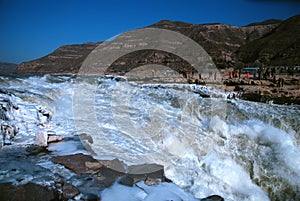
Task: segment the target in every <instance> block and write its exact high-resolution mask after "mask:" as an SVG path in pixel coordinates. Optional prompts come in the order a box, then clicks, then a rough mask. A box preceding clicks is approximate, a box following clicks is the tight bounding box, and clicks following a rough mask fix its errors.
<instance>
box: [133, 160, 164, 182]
mask: <svg viewBox="0 0 300 201" xmlns="http://www.w3.org/2000/svg"><path fill="white" fill-rule="evenodd" d="M128 176H129V177H131V178H133V180H134V182H137V181H141V180H146V179H147V178H154V179H161V180H162V181H163V179H164V166H162V165H158V164H142V165H132V166H129V167H128Z"/></svg>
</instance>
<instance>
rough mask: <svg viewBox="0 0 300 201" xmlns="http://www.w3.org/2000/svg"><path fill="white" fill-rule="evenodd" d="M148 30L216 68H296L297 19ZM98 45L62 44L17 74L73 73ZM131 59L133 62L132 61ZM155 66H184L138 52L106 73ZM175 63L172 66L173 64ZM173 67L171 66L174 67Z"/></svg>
mask: <svg viewBox="0 0 300 201" xmlns="http://www.w3.org/2000/svg"><path fill="white" fill-rule="evenodd" d="M149 27H157V28H163V29H168V30H172V31H177V32H179V33H182V34H184V35H186V36H188V37H190V38H191V39H193V40H194V41H196V42H197V43H198V44H200V45H201V46H202V47H203V48H204V49H205V50H206V51H207V53H208V54H209V55H210V56H211V57H212V59H213V60H214V62H215V64H216V65H217V67H218V68H225V67H228V66H243V65H247V64H249V65H257V64H261V63H263V64H266V65H300V64H299V60H300V55H299V52H300V51H299V47H300V40H299V37H300V17H299V16H294V17H292V18H290V19H288V20H286V21H279V20H268V21H264V22H261V23H253V24H249V25H247V26H244V27H237V26H232V25H226V24H219V23H216V24H200V25H197V24H189V23H184V22H173V21H168V20H162V21H160V22H158V23H156V24H153V25H151V26H149ZM98 44H99V43H86V44H81V45H66V46H62V47H60V48H58V49H57V50H55V51H54V52H53V53H51V54H49V55H47V56H45V57H42V58H40V59H37V60H33V61H30V62H24V63H21V64H20V65H19V66H18V68H17V73H76V72H78V70H79V68H80V66H81V64H82V62H83V61H84V59H85V58H86V57H87V55H88V54H89V53H90V52H91V51H92V50H93V49H94V48H95V47H96V46H97V45H98ZM132 60H134V61H132ZM146 63H157V64H162V65H167V66H170V67H172V66H186V62H185V61H183V60H180V58H176V57H174V55H168V53H164V52H156V53H155V51H152V50H151V51H149V50H147V51H144V52H143V51H139V52H135V53H133V54H130V55H128V56H124V57H123V58H120V59H118V60H117V61H116V62H114V64H113V65H112V66H111V68H110V69H109V70H108V73H109V72H116V71H118V70H120V69H123V70H126V71H127V70H130V69H132V68H133V67H134V66H136V65H144V64H146ZM175 64H176V65H175ZM174 68H175V67H174Z"/></svg>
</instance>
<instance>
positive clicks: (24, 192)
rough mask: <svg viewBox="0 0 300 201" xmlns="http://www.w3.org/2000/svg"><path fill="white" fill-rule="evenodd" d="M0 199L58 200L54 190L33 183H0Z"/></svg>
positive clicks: (20, 200) (21, 200) (22, 200)
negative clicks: (18, 184)
mask: <svg viewBox="0 0 300 201" xmlns="http://www.w3.org/2000/svg"><path fill="white" fill-rule="evenodd" d="M0 200H3V201H4V200H5V201H24V200H28V201H29V200H30V201H41V200H43V201H50V200H52V201H53V200H59V195H58V193H57V192H56V191H54V190H50V189H48V188H47V187H44V186H40V185H37V184H33V183H28V184H25V185H23V186H14V185H12V184H11V183H0Z"/></svg>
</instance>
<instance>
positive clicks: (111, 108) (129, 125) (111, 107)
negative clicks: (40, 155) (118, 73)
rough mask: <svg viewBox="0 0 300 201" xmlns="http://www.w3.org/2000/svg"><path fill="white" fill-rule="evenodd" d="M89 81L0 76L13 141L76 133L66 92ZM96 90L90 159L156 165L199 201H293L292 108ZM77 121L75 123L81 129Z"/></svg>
mask: <svg viewBox="0 0 300 201" xmlns="http://www.w3.org/2000/svg"><path fill="white" fill-rule="evenodd" d="M94 83H95V81H81V82H77V83H75V79H74V78H73V77H69V76H50V75H46V76H40V77H39V76H31V77H18V78H15V77H14V78H12V77H1V78H0V85H1V89H5V90H7V91H9V92H10V93H11V94H12V95H10V98H12V99H14V101H15V102H17V104H18V105H19V107H20V108H19V110H18V111H14V113H13V114H14V119H13V120H12V121H14V122H15V123H16V124H18V126H19V127H20V133H19V134H18V135H17V136H16V138H17V139H16V140H15V142H14V143H15V144H26V143H32V141H33V138H34V135H35V132H36V131H37V130H39V129H45V130H48V131H49V130H51V132H55V133H57V134H61V135H68V134H81V133H77V130H76V125H75V123H74V116H73V115H74V114H73V109H74V108H72V95H73V94H72V93H73V87H74V86H75V85H77V87H78V86H79V87H81V88H82V89H86V88H89V87H90V85H92V84H94ZM96 83H98V82H96ZM97 86H98V87H97V90H96V93H95V96H94V106H93V107H94V110H95V114H96V119H97V124H98V126H99V128H100V129H101V132H100V133H93V132H92V131H93V128H91V130H90V133H87V134H89V135H91V136H92V137H93V140H94V143H93V144H90V145H89V146H90V147H91V148H92V150H93V151H94V152H96V154H97V157H99V158H103V157H106V158H107V157H109V156H112V157H118V158H119V159H120V160H123V161H124V162H126V163H127V164H129V165H130V164H142V163H158V164H162V165H164V167H165V172H166V176H167V177H168V178H170V179H171V180H173V181H174V183H176V184H177V185H179V186H180V187H181V188H183V189H185V190H186V191H188V192H190V193H192V194H193V195H194V196H195V197H199V198H200V197H206V196H208V195H211V194H218V195H220V196H222V197H224V198H225V199H226V200H299V198H300V127H299V123H300V110H299V109H300V107H299V106H285V105H272V104H262V103H254V102H247V101H242V100H227V99H226V98H225V97H226V95H225V94H224V93H222V92H220V91H218V90H216V89H215V88H208V87H207V88H206V87H201V86H194V85H180V84H173V85H151V84H147V85H138V84H135V83H128V82H116V81H114V80H110V79H105V78H102V79H101V80H100V82H99V84H97ZM200 92H201V94H210V95H211V96H212V97H211V98H202V97H201V96H200V95H199V93H200ZM0 95H1V94H0ZM4 96H8V95H5V94H2V97H4ZM40 106H42V107H43V108H45V109H46V110H48V111H50V112H51V113H52V114H53V118H52V121H51V122H50V125H49V127H46V128H45V127H42V128H41V126H38V125H37V124H36V108H37V107H40ZM73 106H74V105H73ZM75 107H76V105H75ZM78 107H79V106H78ZM81 107H84V106H81ZM76 115H77V117H76ZM80 117H81V116H80ZM85 117H86V116H85V115H84V114H82V119H81V120H82V121H86V122H88V121H89V119H85ZM75 118H79V117H78V114H75ZM79 119H80V118H79ZM79 130H80V129H79ZM87 130H89V129H87ZM113 188H114V187H113ZM113 188H112V190H113ZM120 188H121V187H120ZM122 188H123V187H122ZM124 188H125V187H124ZM125 191H127V190H125ZM129 191H130V192H131V193H132V192H137V193H139V191H138V190H136V191H135V190H129ZM108 192H109V191H105V193H106V194H107V193H108ZM137 196H138V195H137ZM143 196H144V197H145V195H143ZM140 200H142V198H141V199H140ZM187 200H189V199H187Z"/></svg>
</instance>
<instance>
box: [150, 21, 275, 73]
mask: <svg viewBox="0 0 300 201" xmlns="http://www.w3.org/2000/svg"><path fill="white" fill-rule="evenodd" d="M278 25H279V23H270V24H259V23H257V24H253V25H248V26H245V27H237V26H232V25H226V24H219V23H216V24H200V25H194V24H187V23H182V22H171V21H167V20H163V21H160V22H158V23H157V24H154V25H151V26H150V27H157V28H163V29H168V30H172V31H177V32H180V33H182V34H184V35H186V36H188V37H190V38H191V39H193V40H194V41H196V42H197V43H198V44H200V45H201V46H202V47H203V48H204V49H205V50H206V51H207V53H208V54H209V55H210V56H211V57H212V58H213V60H214V62H215V63H216V65H217V66H218V67H219V68H222V67H227V66H228V65H233V64H234V63H235V62H236V61H237V58H236V52H237V51H238V50H239V48H240V47H241V46H243V45H245V44H247V43H249V42H251V41H253V40H255V39H258V38H261V37H262V36H264V35H265V34H267V33H269V32H270V31H271V30H273V29H274V28H276V27H277V26H278Z"/></svg>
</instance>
